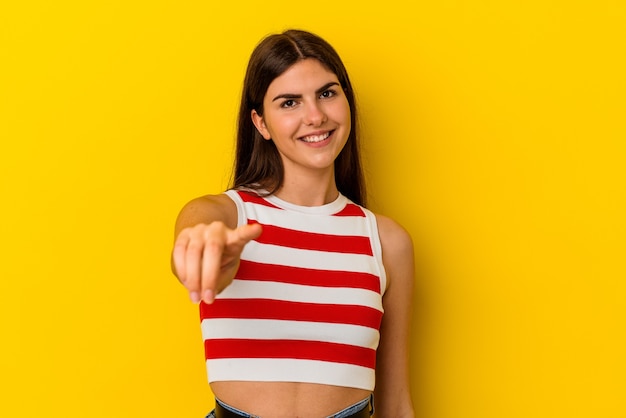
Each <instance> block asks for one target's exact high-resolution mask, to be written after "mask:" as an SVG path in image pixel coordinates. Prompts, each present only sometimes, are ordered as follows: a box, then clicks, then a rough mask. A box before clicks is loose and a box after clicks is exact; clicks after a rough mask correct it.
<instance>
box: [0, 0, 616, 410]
mask: <svg viewBox="0 0 626 418" xmlns="http://www.w3.org/2000/svg"><path fill="white" fill-rule="evenodd" d="M411 4H412V5H411ZM625 18H626V13H625V6H624V2H623V1H621V0H615V1H607V0H597V1H593V2H592V1H588V2H582V1H575V0H574V1H572V0H569V1H567V0H529V1H490V0H474V1H462V0H445V1H428V2H426V1H418V2H400V1H394V0H391V1H384V2H378V3H375V4H370V3H367V2H366V3H363V2H361V1H336V0H333V1H325V0H323V1H318V2H284V3H283V2H278V1H260V2H242V1H232V2H211V1H189V2H185V1H181V2H174V1H145V0H140V1H120V0H114V1H87V2H84V1H71V0H60V1H36V0H35V1H28V0H27V1H22V2H19V1H13V2H10V1H5V2H3V3H2V5H1V6H0V42H1V43H0V64H1V65H0V100H1V101H0V137H1V144H0V146H1V148H0V149H1V151H0V175H1V178H0V182H1V194H0V196H1V197H2V205H1V208H0V216H1V220H0V234H1V244H0V245H1V246H2V247H1V252H0V254H1V257H2V263H1V265H2V272H1V274H2V280H0V286H1V287H0V295H1V296H0V297H1V300H0V314H1V316H0V318H1V319H0V321H1V322H0V326H1V328H0V330H1V334H2V344H1V347H0V355H1V357H0V367H1V369H0V376H1V379H2V388H1V389H0V396H1V397H2V401H1V402H0V416H2V417H35V416H46V417H59V418H61V417H94V418H96V417H201V416H204V415H203V414H204V413H206V412H207V411H208V410H209V409H210V408H211V406H212V403H213V401H212V398H211V394H210V392H209V389H208V384H207V383H206V376H205V370H204V363H203V357H202V355H203V354H202V343H201V337H200V331H199V324H198V315H197V307H196V306H194V305H193V304H191V303H190V302H189V301H188V300H187V296H186V293H185V292H184V291H183V289H182V288H181V287H180V286H179V285H178V284H177V282H176V280H175V279H174V277H173V276H172V275H171V273H170V272H169V252H170V246H171V242H172V238H173V237H172V234H173V223H174V219H175V216H176V214H177V212H178V210H179V209H180V208H181V206H182V205H183V204H184V203H185V202H186V201H188V200H189V199H191V198H192V197H195V196H198V195H201V194H205V193H216V192H219V191H221V190H222V189H223V188H224V187H226V185H227V184H228V179H229V174H230V161H231V158H232V150H233V132H234V121H235V113H236V109H237V102H238V95H239V92H240V88H241V80H242V77H243V72H244V67H245V64H246V62H247V58H248V56H249V53H250V52H251V50H252V49H253V47H254V45H255V44H256V43H257V41H258V40H259V39H260V38H261V37H262V36H264V35H266V34H267V33H270V32H275V31H280V30H283V29H285V28H288V27H300V28H304V29H308V30H311V31H314V32H317V33H319V34H320V35H322V36H323V37H325V38H326V39H327V40H329V41H330V42H331V43H332V44H333V45H334V46H335V47H336V49H337V50H338V52H339V53H340V55H341V56H342V57H343V59H344V61H345V63H346V65H347V67H348V69H349V71H350V74H351V77H352V79H353V82H354V85H355V88H356V89H357V93H358V99H359V100H360V109H361V111H362V113H361V116H362V125H363V131H364V139H365V141H366V145H365V161H366V167H367V171H368V174H369V184H370V192H371V207H372V209H374V210H375V211H379V212H382V213H385V214H387V215H390V216H392V217H394V218H396V219H397V220H398V221H399V222H401V223H402V224H403V225H405V226H406V228H407V229H408V230H409V231H410V232H411V234H412V236H413V237H414V240H415V243H416V255H417V258H418V266H419V268H418V273H419V274H418V277H417V279H416V280H417V288H416V293H415V312H414V327H413V335H412V339H411V341H412V342H411V350H412V358H411V375H412V384H413V386H412V393H413V400H414V402H415V407H416V411H417V416H418V417H427V418H473V417H476V418H496V417H497V418H502V417H507V418H514V417H524V418H528V417H539V418H544V417H545V418H553V417H568V418H572V417H602V418H618V417H622V418H623V417H626V396H625V393H626V377H625V376H626V365H625V361H624V351H625V349H626V341H625V340H626V337H625V335H626V331H625V322H626V321H625V320H626V308H625V307H624V305H625V301H624V299H625V298H624V297H625V296H626V285H625V284H624V279H626V271H625V268H624V261H623V259H624V258H625V257H624V252H625V249H626V248H625V247H626V246H625V245H624V239H623V238H624V235H625V234H626V228H625V222H624V212H625V209H626V207H625V206H626V205H625V200H626V199H625V180H626V178H625V177H626V176H625V173H624V165H625V156H626V155H625V154H626V153H625V145H624V140H625V139H626V129H625V115H626V106H625V104H624V103H625V97H626V85H625V77H624V74H626V66H625V63H624V57H625V46H624V45H625V41H626V39H625V36H624V29H623V28H624V21H625ZM392 418H393V417H392Z"/></svg>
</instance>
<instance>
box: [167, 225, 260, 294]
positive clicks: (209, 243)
mask: <svg viewBox="0 0 626 418" xmlns="http://www.w3.org/2000/svg"><path fill="white" fill-rule="evenodd" d="M261 229H262V228H261V225H259V224H249V225H243V226H240V227H238V228H236V229H230V228H228V227H227V226H226V225H224V224H223V223H222V222H219V221H216V222H211V223H210V224H208V225H207V224H198V225H195V226H193V227H189V228H185V229H183V230H182V231H181V232H180V234H178V237H177V238H176V242H175V243H174V250H173V253H172V258H173V262H174V269H175V272H176V276H177V277H178V279H179V280H180V282H181V283H182V284H183V285H184V286H185V287H186V288H187V290H188V291H189V297H190V299H191V300H192V301H193V302H194V303H197V302H200V300H203V301H204V302H206V303H213V301H214V300H215V296H216V295H217V294H218V293H220V292H221V291H222V290H224V289H225V288H226V287H227V286H228V285H229V284H230V283H231V282H232V281H233V278H234V277H235V273H237V269H238V268H239V258H240V256H241V252H242V251H243V248H244V246H245V245H246V244H247V243H248V242H250V241H251V240H253V239H255V238H257V237H258V236H259V235H261Z"/></svg>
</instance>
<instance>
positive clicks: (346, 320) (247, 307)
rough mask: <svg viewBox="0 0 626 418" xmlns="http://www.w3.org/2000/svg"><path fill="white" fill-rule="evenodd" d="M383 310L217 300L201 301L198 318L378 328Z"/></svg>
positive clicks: (363, 307)
mask: <svg viewBox="0 0 626 418" xmlns="http://www.w3.org/2000/svg"><path fill="white" fill-rule="evenodd" d="M382 317H383V313H382V312H381V311H379V310H378V309H374V308H370V307H369V306H362V305H334V304H321V303H304V302H290V301H284V300H274V299H220V298H218V299H216V300H215V302H213V303H212V304H210V305H207V304H206V303H204V302H201V303H200V319H201V320H202V319H207V318H232V319H244V318H245V319H279V320H285V321H307V322H326V323H332V324H349V325H360V326H364V327H368V328H373V329H376V330H378V329H380V321H381V319H382Z"/></svg>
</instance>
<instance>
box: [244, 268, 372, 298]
mask: <svg viewBox="0 0 626 418" xmlns="http://www.w3.org/2000/svg"><path fill="white" fill-rule="evenodd" d="M235 278H236V279H239V280H257V281H263V282H266V281H271V282H279V283H291V284H299V285H306V286H319V287H348V288H356V289H365V290H371V291H373V292H376V293H380V278H379V277H378V276H375V275H373V274H370V273H362V272H356V271H337V270H317V269H309V268H302V267H292V266H281V265H277V264H264V263H256V262H254V261H248V260H241V263H240V265H239V270H238V271H237V275H236V276H235Z"/></svg>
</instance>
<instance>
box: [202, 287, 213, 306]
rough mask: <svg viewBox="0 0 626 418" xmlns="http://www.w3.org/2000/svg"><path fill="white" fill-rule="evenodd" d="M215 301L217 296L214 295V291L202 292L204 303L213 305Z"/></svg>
mask: <svg viewBox="0 0 626 418" xmlns="http://www.w3.org/2000/svg"><path fill="white" fill-rule="evenodd" d="M214 299H215V295H214V294H213V291H212V290H211V289H207V290H205V291H204V292H202V300H203V301H204V303H208V304H211V303H213V300H214Z"/></svg>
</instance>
